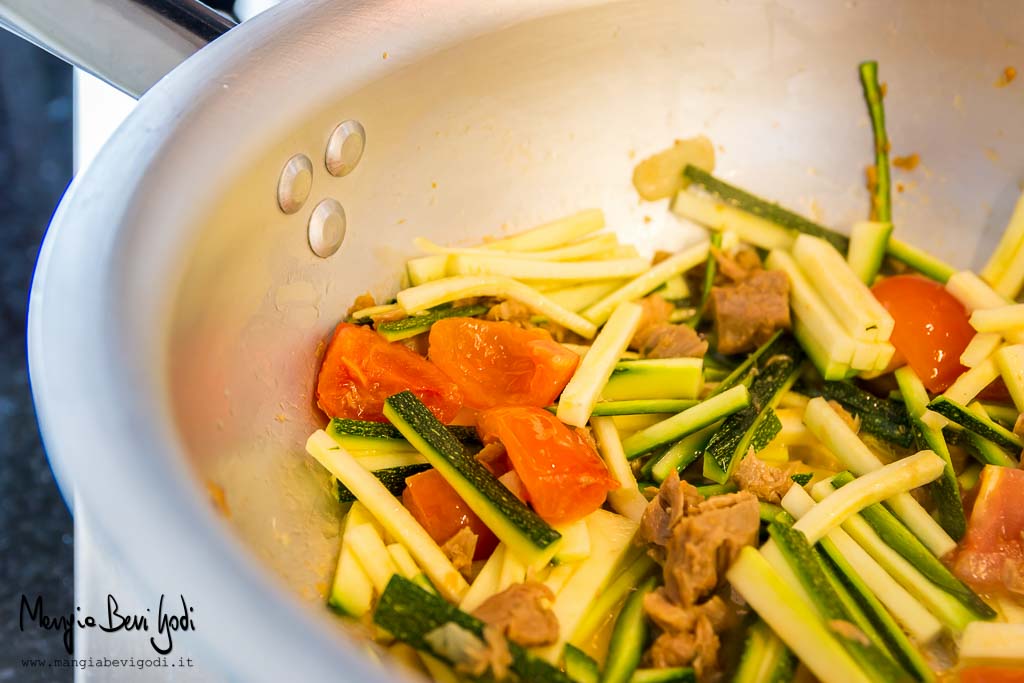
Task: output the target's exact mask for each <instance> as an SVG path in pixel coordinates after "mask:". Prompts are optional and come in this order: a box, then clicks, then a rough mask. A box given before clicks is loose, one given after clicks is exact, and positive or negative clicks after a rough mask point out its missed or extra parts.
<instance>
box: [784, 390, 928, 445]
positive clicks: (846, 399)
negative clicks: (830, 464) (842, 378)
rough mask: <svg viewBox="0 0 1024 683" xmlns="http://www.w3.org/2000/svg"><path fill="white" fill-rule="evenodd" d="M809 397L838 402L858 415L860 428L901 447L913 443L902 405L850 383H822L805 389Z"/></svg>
mask: <svg viewBox="0 0 1024 683" xmlns="http://www.w3.org/2000/svg"><path fill="white" fill-rule="evenodd" d="M803 392H804V393H807V394H808V395H810V396H823V397H824V398H826V399H828V400H830V401H835V402H837V403H839V404H840V405H841V406H843V408H845V409H846V410H848V411H850V412H851V413H853V414H854V415H856V416H857V417H859V418H860V427H861V429H862V430H863V431H865V432H867V433H868V434H871V435H873V436H877V437H878V438H880V439H884V440H885V441H888V442H890V443H893V444H896V445H897V446H901V447H903V448H910V447H911V446H913V445H914V432H913V430H912V429H911V427H910V418H909V416H908V415H907V409H906V406H905V405H904V404H902V403H901V402H899V401H893V400H891V399H884V398H878V397H877V396H875V395H874V394H872V393H870V392H867V391H864V390H863V389H861V388H860V387H858V386H856V385H854V384H853V383H851V382H825V383H824V384H823V385H822V386H821V388H820V390H819V389H811V388H804V389H803Z"/></svg>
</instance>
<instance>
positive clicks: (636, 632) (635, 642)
mask: <svg viewBox="0 0 1024 683" xmlns="http://www.w3.org/2000/svg"><path fill="white" fill-rule="evenodd" d="M654 586H655V577H653V576H652V577H650V578H648V579H647V580H646V581H644V582H643V583H641V584H640V585H639V586H637V588H636V590H635V591H633V593H632V594H631V595H630V596H629V597H628V598H626V604H625V605H623V606H622V611H621V612H619V616H618V618H617V619H616V620H615V628H614V629H613V630H612V637H611V640H610V641H609V644H608V657H607V660H606V661H605V665H604V672H603V673H602V675H601V683H629V679H630V677H631V676H632V675H633V672H634V671H635V670H636V667H637V665H639V664H640V655H642V654H643V650H644V644H645V643H646V641H647V631H648V628H649V627H648V626H647V615H646V614H644V597H645V596H646V595H647V594H648V593H650V592H651V591H652V590H654Z"/></svg>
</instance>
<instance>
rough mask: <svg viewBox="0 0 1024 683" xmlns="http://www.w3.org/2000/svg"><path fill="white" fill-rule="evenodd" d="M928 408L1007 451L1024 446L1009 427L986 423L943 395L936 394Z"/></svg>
mask: <svg viewBox="0 0 1024 683" xmlns="http://www.w3.org/2000/svg"><path fill="white" fill-rule="evenodd" d="M928 408H929V409H930V410H934V411H935V412H936V413H938V414H939V415H942V416H943V417H946V418H949V419H950V420H952V421H953V422H956V423H957V424H958V425H960V426H961V427H963V428H964V429H966V430H968V431H970V432H973V433H975V434H977V435H978V436H980V437H982V438H985V439H988V440H989V441H991V442H993V443H995V444H996V445H998V446H999V447H1000V448H1003V449H1005V450H1007V451H1010V452H1017V451H1019V450H1020V449H1021V448H1024V441H1021V439H1020V437H1018V436H1017V435H1016V434H1014V433H1013V432H1011V431H1010V430H1009V429H1006V428H1005V427H1002V426H1000V425H998V424H996V423H995V422H991V424H988V423H986V422H985V421H984V420H982V419H981V418H979V417H978V416H977V415H975V414H974V413H972V412H971V411H969V410H967V408H965V407H964V406H962V405H960V404H958V403H955V402H953V401H950V400H949V399H948V398H946V397H945V396H937V397H936V398H935V399H934V400H932V402H931V403H929V404H928Z"/></svg>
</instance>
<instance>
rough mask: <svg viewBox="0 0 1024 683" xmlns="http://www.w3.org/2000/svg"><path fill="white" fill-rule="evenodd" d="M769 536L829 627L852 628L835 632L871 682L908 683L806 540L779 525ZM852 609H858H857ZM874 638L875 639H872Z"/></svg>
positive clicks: (900, 669)
mask: <svg viewBox="0 0 1024 683" xmlns="http://www.w3.org/2000/svg"><path fill="white" fill-rule="evenodd" d="M768 533H769V534H770V535H771V537H772V539H773V540H774V541H775V543H776V544H778V547H779V550H780V551H781V553H782V556H783V557H784V558H785V560H786V562H787V563H788V564H789V566H790V569H792V571H793V573H794V574H796V576H797V578H798V579H799V580H800V583H801V585H802V586H803V588H804V590H805V591H807V594H808V595H809V596H810V597H811V600H812V601H813V602H814V606H815V608H816V609H817V610H818V612H819V614H820V615H821V617H822V618H823V619H825V621H826V623H827V624H829V625H831V624H833V623H835V622H846V624H847V626H848V627H853V629H851V633H846V632H845V630H841V629H838V628H832V629H831V630H832V631H833V635H834V636H835V637H836V639H837V640H838V641H839V642H840V643H842V645H843V647H845V648H846V650H847V652H849V653H850V656H851V657H853V659H854V661H856V662H857V664H858V665H859V666H860V667H861V668H862V669H863V671H864V672H865V673H867V674H868V675H869V676H870V677H871V678H872V680H877V681H908V680H910V678H911V677H910V675H909V674H908V673H907V672H905V671H903V669H902V668H901V667H900V666H899V665H898V664H896V662H894V661H893V660H892V659H891V658H890V657H889V655H888V653H887V652H885V651H884V650H883V649H881V648H880V647H879V645H878V643H876V642H874V640H875V638H877V637H878V636H877V634H876V633H875V632H874V630H873V629H871V630H869V631H868V632H864V630H863V627H864V626H868V625H867V624H866V623H865V621H864V620H863V619H862V618H861V619H858V616H859V615H854V614H852V613H851V612H850V610H849V609H847V607H846V606H844V604H843V602H842V601H841V599H840V596H839V594H838V593H836V591H835V590H834V589H833V586H832V584H831V583H830V582H829V580H828V578H827V576H826V574H825V572H824V571H823V570H822V567H821V564H820V563H821V558H820V557H818V556H817V555H816V554H815V553H814V551H813V549H812V548H811V545H810V544H809V543H808V542H807V537H806V536H804V535H803V534H802V533H800V532H799V531H797V530H795V529H793V528H792V527H787V526H786V525H784V524H781V523H779V522H772V523H771V524H770V525H769V526H768ZM852 609H857V608H856V606H855V605H853V606H852ZM861 636H864V637H865V638H867V640H868V642H865V641H862V640H861V639H860V637H861ZM872 636H874V638H872Z"/></svg>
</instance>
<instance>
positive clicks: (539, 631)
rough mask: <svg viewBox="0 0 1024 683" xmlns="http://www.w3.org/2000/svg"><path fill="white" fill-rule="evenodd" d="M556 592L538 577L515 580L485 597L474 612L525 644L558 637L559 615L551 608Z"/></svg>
mask: <svg viewBox="0 0 1024 683" xmlns="http://www.w3.org/2000/svg"><path fill="white" fill-rule="evenodd" d="M554 599H555V595H554V593H552V592H551V589H550V588H548V587H547V586H545V585H544V584H542V583H538V582H536V581H526V582H525V583H514V584H512V585H511V586H509V587H508V588H506V589H505V590H503V591H502V592H500V593H497V594H495V595H492V596H491V597H489V598H487V599H486V600H484V601H483V603H482V604H481V605H480V606H479V607H477V608H476V609H475V610H474V611H473V616H475V617H476V618H477V619H480V620H481V621H484V622H486V623H488V624H490V625H491V626H494V627H495V628H496V629H497V630H498V632H499V633H501V634H503V635H504V636H506V637H507V638H508V639H509V640H511V641H512V642H514V643H518V644H519V645H522V646H523V647H533V646H536V645H549V644H551V643H553V642H555V641H556V640H558V617H556V616H555V613H554V612H552V611H551V603H552V602H553V601H554Z"/></svg>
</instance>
